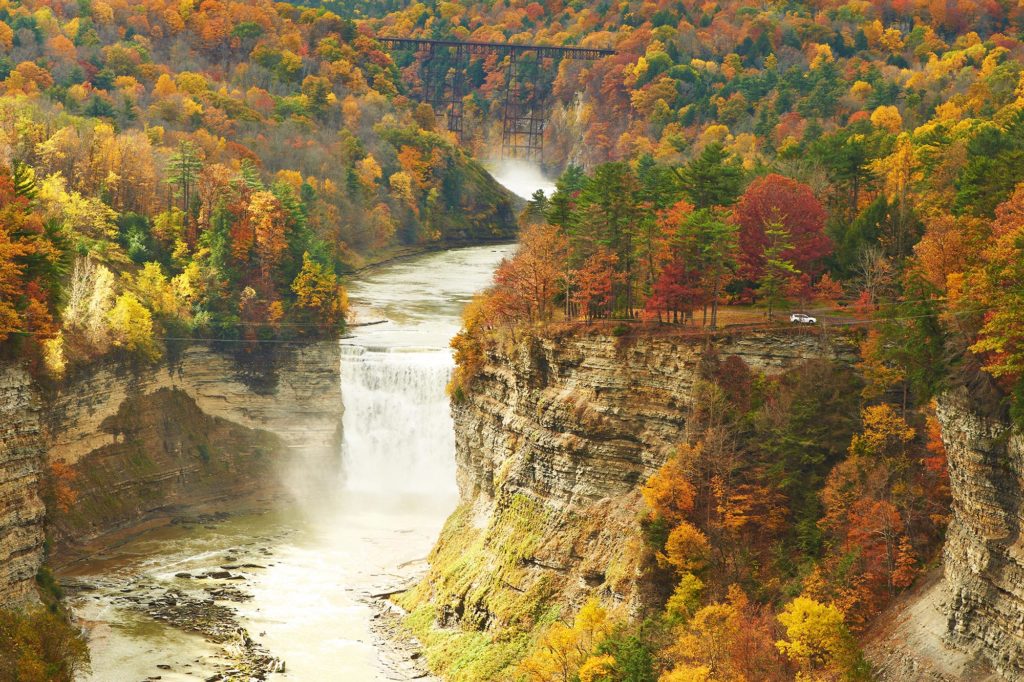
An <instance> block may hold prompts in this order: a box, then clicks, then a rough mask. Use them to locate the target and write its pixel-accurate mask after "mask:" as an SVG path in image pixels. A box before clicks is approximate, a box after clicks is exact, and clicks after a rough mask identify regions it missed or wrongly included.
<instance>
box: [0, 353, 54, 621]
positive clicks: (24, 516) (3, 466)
mask: <svg viewBox="0 0 1024 682" xmlns="http://www.w3.org/2000/svg"><path fill="white" fill-rule="evenodd" d="M41 434H42V427H41V425H40V423H39V396H38V394H37V392H36V390H35V387H34V386H33V383H32V378H31V377H30V376H29V375H28V373H27V372H26V371H25V370H24V369H22V368H21V367H20V366H17V365H10V366H2V365H0V604H14V605H18V604H22V603H25V602H28V601H31V600H33V599H34V598H35V590H34V588H33V585H34V578H35V575H36V571H37V570H38V569H39V565H40V564H41V563H42V560H43V516H44V515H45V509H44V507H43V502H42V500H41V499H40V497H39V470H40V466H41V462H42V455H43V450H44V447H43V440H42V437H41Z"/></svg>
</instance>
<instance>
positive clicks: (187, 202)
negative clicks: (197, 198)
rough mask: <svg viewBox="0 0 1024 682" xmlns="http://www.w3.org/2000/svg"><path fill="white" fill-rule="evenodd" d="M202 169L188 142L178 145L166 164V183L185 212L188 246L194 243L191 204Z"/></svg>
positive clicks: (193, 147) (192, 146)
mask: <svg viewBox="0 0 1024 682" xmlns="http://www.w3.org/2000/svg"><path fill="white" fill-rule="evenodd" d="M202 168H203V162H202V159H201V158H200V156H199V149H198V148H197V147H196V145H195V144H194V143H193V142H191V141H189V140H182V141H181V142H180V143H178V149H177V151H175V152H174V154H172V155H171V158H170V160H169V161H168V162H167V168H166V169H165V170H166V173H167V183H168V184H170V185H171V186H172V187H173V188H174V195H175V196H176V197H178V198H180V199H181V210H182V211H184V212H185V220H184V224H185V234H186V235H187V237H188V239H189V243H190V244H194V243H195V235H194V234H193V233H192V231H191V230H190V222H191V221H190V218H191V214H192V202H193V200H194V196H193V194H194V191H195V186H196V181H197V180H198V178H199V171H200V170H202Z"/></svg>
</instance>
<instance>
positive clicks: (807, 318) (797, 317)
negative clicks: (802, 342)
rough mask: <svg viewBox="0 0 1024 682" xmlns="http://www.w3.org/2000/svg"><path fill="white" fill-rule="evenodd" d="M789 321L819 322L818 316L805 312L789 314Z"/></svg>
mask: <svg viewBox="0 0 1024 682" xmlns="http://www.w3.org/2000/svg"><path fill="white" fill-rule="evenodd" d="M789 321H790V322H796V323H797V324H817V323H818V318H816V317H811V316H810V315H804V314H803V313H793V314H792V315H790V316H789Z"/></svg>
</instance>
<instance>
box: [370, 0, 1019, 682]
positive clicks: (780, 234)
mask: <svg viewBox="0 0 1024 682" xmlns="http://www.w3.org/2000/svg"><path fill="white" fill-rule="evenodd" d="M1021 19H1022V18H1021V16H1020V15H1019V12H1018V11H1017V10H1016V9H1015V8H1009V7H1007V6H1005V5H998V4H993V3H989V4H984V3H980V4H976V3H972V2H956V3H938V4H936V3H906V2H904V3H896V2H848V3H839V2H811V3H801V2H790V3H781V4H772V5H767V6H766V5H753V4H750V3H744V2H728V1H726V2H715V3H703V4H701V3H692V2H644V3H640V2H623V3H617V4H614V5H613V4H610V3H599V2H593V3H588V2H564V3H563V2H555V3H516V2H496V3H462V4H460V3H455V2H445V3H437V5H436V6H434V5H428V4H424V3H414V4H410V6H409V7H408V8H407V9H405V10H404V11H399V12H393V13H390V14H387V15H386V16H384V17H381V18H379V19H377V20H376V22H375V23H376V25H377V26H378V27H379V28H378V29H377V30H378V31H379V32H380V33H381V34H386V35H392V34H393V35H410V34H412V35H423V36H426V37H436V36H441V35H457V36H460V37H462V38H464V39H467V40H481V41H483V40H486V41H499V42H500V41H504V40H508V41H512V42H537V43H545V42H550V43H553V44H579V45H584V46H590V47H604V48H614V49H616V50H617V54H616V55H615V56H612V57H607V58H605V59H602V60H600V61H598V62H596V63H595V64H579V63H571V62H568V61H565V62H562V63H560V64H557V65H553V66H555V67H557V68H556V71H557V77H556V78H555V79H554V81H553V82H552V83H551V89H550V91H549V92H547V93H544V95H545V96H546V97H547V98H548V101H549V105H550V123H549V129H548V131H547V138H546V140H545V143H546V147H545V157H544V160H545V162H546V163H547V164H549V166H551V167H552V168H556V169H558V170H560V171H562V172H561V174H560V179H559V181H558V184H557V189H556V191H555V192H554V193H553V194H552V195H550V196H545V195H543V194H542V193H538V194H536V195H535V196H534V197H533V199H532V200H531V201H530V203H529V205H528V207H527V208H526V210H525V211H524V213H523V214H522V216H521V219H520V222H521V226H522V232H521V244H522V246H521V248H520V250H519V252H518V253H517V255H516V256H515V257H514V258H512V259H510V260H508V261H506V262H504V263H503V264H502V265H501V266H500V267H499V269H498V271H497V274H496V277H495V284H494V286H493V287H492V288H491V289H490V290H489V291H488V292H486V293H485V294H484V295H482V296H480V297H478V299H477V300H476V301H475V302H474V303H473V304H472V305H471V306H470V307H469V308H468V309H467V311H466V314H465V323H466V326H465V329H464V331H463V332H462V333H461V334H460V335H459V336H458V337H456V339H455V340H454V341H453V346H454V348H455V351H456V356H457V359H458V363H459V366H458V370H457V373H456V376H455V378H454V379H453V382H452V385H451V390H452V393H453V398H454V399H455V400H456V401H460V400H464V399H465V398H466V396H467V395H469V394H470V393H471V392H472V391H473V378H474V375H475V373H476V372H478V371H479V370H480V369H481V368H482V367H483V366H484V364H485V363H486V362H487V358H488V354H489V352H490V349H491V348H492V347H493V346H495V345H496V344H505V345H508V344H511V345H516V344H522V343H525V342H526V341H527V340H529V339H530V338H531V337H538V336H539V337H548V338H557V336H558V335H560V334H565V333H567V330H570V331H569V332H568V333H578V334H587V333H592V332H593V330H595V329H604V330H605V333H612V334H614V335H621V336H622V337H623V342H624V343H629V338H630V337H631V336H635V335H638V334H645V333H666V329H667V328H670V329H674V331H672V332H671V333H676V334H695V333H696V334H699V333H707V332H712V333H713V332H714V330H715V329H721V328H723V327H725V328H726V331H728V328H729V327H730V326H736V325H735V323H737V322H739V323H756V324H760V325H764V324H769V325H771V324H784V322H783V320H782V319H779V316H778V315H777V312H778V311H780V310H781V311H786V312H787V313H788V312H789V311H793V310H795V311H804V312H810V313H812V314H814V315H818V316H819V318H824V319H826V320H828V321H830V322H831V323H834V324H838V325H850V326H853V327H856V328H858V329H859V330H860V332H859V333H860V335H861V355H862V361H861V364H860V365H859V367H858V372H857V373H856V374H853V373H846V372H843V371H840V370H839V369H837V368H836V367H828V366H823V365H820V364H809V365H807V366H805V367H802V368H799V369H796V370H792V371H790V372H788V373H787V374H786V375H785V376H783V377H782V378H780V379H778V380H766V379H765V378H764V377H761V376H758V375H756V374H754V373H752V372H751V370H750V369H749V368H748V367H746V366H745V365H744V363H743V362H742V361H739V360H737V359H736V358H729V357H726V358H717V357H714V356H713V355H712V356H709V357H708V358H707V362H706V364H707V366H706V367H704V368H702V372H703V375H704V379H705V382H706V383H705V384H703V385H702V387H701V391H702V392H701V394H700V397H701V400H699V401H696V404H697V405H698V407H695V408H694V409H695V410H696V414H695V415H691V418H695V419H696V421H697V424H696V425H695V426H694V428H693V430H692V434H691V435H690V437H689V439H688V441H687V442H684V443H681V444H680V446H679V451H678V454H677V455H676V457H675V458H674V459H672V460H670V461H669V462H667V463H666V464H665V465H664V466H663V467H662V468H661V470H660V471H659V472H657V473H656V474H655V475H654V476H653V477H652V478H651V479H650V480H649V481H648V482H647V483H646V487H645V488H644V498H645V500H646V502H647V507H648V508H649V515H648V516H647V517H645V519H644V520H643V523H642V526H643V528H644V530H643V535H644V542H645V543H646V544H645V546H646V547H647V550H646V551H648V552H649V553H650V554H649V558H650V570H651V571H652V575H656V576H658V577H657V578H655V579H656V580H658V581H663V583H664V584H666V585H669V586H671V587H672V589H671V590H670V591H671V596H670V597H669V598H668V600H667V602H666V604H665V607H664V609H663V610H662V611H661V612H660V613H659V614H658V615H657V616H656V617H654V618H653V619H649V620H647V621H645V622H643V623H637V622H636V621H635V620H631V619H624V618H623V617H622V616H621V615H616V614H615V612H614V609H613V608H611V607H609V605H608V604H607V603H605V604H601V603H599V602H597V601H595V602H592V603H590V604H588V605H586V606H585V607H584V608H583V609H582V610H581V611H579V613H578V615H577V616H576V618H575V620H571V619H570V620H565V621H559V622H557V623H555V624H553V625H544V624H538V625H537V631H538V632H539V633H540V634H537V635H536V636H535V638H534V639H533V640H532V641H533V642H534V643H533V644H532V645H531V646H530V647H529V652H528V654H527V655H526V656H525V658H524V659H523V660H522V662H521V663H519V664H518V667H515V668H514V670H515V672H514V673H512V674H511V677H512V678H513V679H518V678H522V679H529V680H549V679H558V680H576V679H578V680H648V679H650V680H654V679H660V680H663V681H665V682H669V681H682V680H753V679H793V678H794V676H796V678H797V679H867V678H870V676H871V672H870V666H869V665H868V664H867V662H866V661H865V660H864V658H863V657H862V655H861V654H860V653H859V650H858V645H857V641H858V638H859V637H861V636H862V635H863V633H864V632H865V630H866V629H867V628H868V626H869V625H870V624H871V622H872V619H873V618H875V617H876V616H877V615H878V614H879V613H881V612H882V610H883V609H884V608H885V607H886V606H887V605H888V604H889V603H891V602H892V600H893V599H894V598H895V597H896V596H898V595H899V594H900V593H902V592H904V591H905V590H907V589H908V588H910V587H911V586H912V585H913V583H914V581H915V579H916V578H917V577H919V576H920V575H922V574H923V573H924V572H926V571H928V570H929V569H930V568H931V567H933V566H935V563H936V561H937V560H938V558H939V550H940V548H941V544H942V538H943V533H944V530H945V525H946V523H947V522H948V518H949V504H950V502H949V486H948V474H947V472H946V465H945V453H944V447H943V443H942V440H941V437H940V433H939V426H938V422H937V421H936V419H935V415H934V409H935V408H934V403H933V402H932V399H933V397H935V396H936V395H937V394H938V393H940V392H942V391H943V390H946V389H949V388H954V387H957V386H968V387H970V388H971V390H972V395H974V396H977V397H978V399H979V400H980V401H982V402H987V404H986V405H983V406H982V407H981V409H983V410H987V411H989V412H990V413H991V414H1007V413H1008V414H1009V415H1010V416H1011V417H1013V418H1014V419H1015V420H1016V423H1017V424H1018V425H1019V424H1020V423H1021V421H1020V419H1021V416H1020V415H1022V414H1024V402H1022V400H1024V373H1022V372H1024V364H1022V357H1024V356H1022V355H1021V341H1022V336H1021V332H1022V328H1021V326H1020V325H1021V319H1022V318H1021V311H1022V310H1024V308H1022V306H1021V303H1022V302H1024V300H1022V299H1021V295H1022V292H1024V286H1022V285H1024V280H1022V277H1021V271H1020V264H1021V263H1022V262H1024V260H1022V256H1024V253H1022V252H1021V247H1022V243H1024V242H1022V239H1021V236H1022V232H1021V230H1022V229H1024V222H1022V219H1021V202H1022V201H1024V185H1020V183H1021V181H1022V180H1024V168H1022V166H1021V164H1020V163H1019V158H1020V149H1021V145H1022V144H1024V127H1022V123H1024V62H1022V58H1024V50H1022V45H1021V42H1020V35H1021V32H1020V30H1021V24H1020V21H1021ZM400 63H401V62H400ZM404 68H405V69H406V73H407V74H408V78H409V79H415V77H416V74H417V70H416V65H415V64H413V63H408V64H406V65H405V67H404ZM501 68H502V64H501V63H500V62H499V61H498V60H494V59H491V60H480V61H479V63H474V64H471V66H470V69H469V74H470V77H471V78H473V79H474V82H475V84H476V86H477V90H476V91H475V92H474V93H473V94H472V95H470V96H468V97H467V98H466V101H465V106H466V111H467V112H468V113H467V116H469V117H473V116H476V117H478V121H479V122H478V125H477V126H476V128H475V132H473V133H471V134H470V136H469V137H470V139H469V140H468V142H467V144H469V145H470V146H471V148H472V147H474V145H475V146H476V147H477V148H482V147H486V146H487V145H489V144H493V143H494V139H495V138H496V137H497V135H499V134H500V129H498V128H496V125H495V124H494V123H488V121H493V120H494V118H495V116H494V112H495V111H496V108H498V107H500V106H501V98H502V96H503V90H502V87H501V86H502V79H501V77H500V70H501ZM466 679H473V678H472V675H467V678H466Z"/></svg>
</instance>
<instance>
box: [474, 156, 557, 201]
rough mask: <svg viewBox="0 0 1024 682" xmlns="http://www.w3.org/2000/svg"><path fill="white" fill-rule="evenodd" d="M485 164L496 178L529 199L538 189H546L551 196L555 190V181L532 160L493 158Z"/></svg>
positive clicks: (514, 191)
mask: <svg viewBox="0 0 1024 682" xmlns="http://www.w3.org/2000/svg"><path fill="white" fill-rule="evenodd" d="M484 166H485V167H486V168H487V170H488V171H490V173H491V175H493V176H494V179H495V180H497V181H498V182H499V183H501V184H502V185H504V186H505V187H506V188H507V189H508V190H510V191H511V192H513V193H514V194H517V195H518V196H521V197H522V198H524V199H529V198H530V196H531V195H532V194H533V193H534V192H536V191H537V190H538V189H542V190H544V194H546V195H548V196H549V197H550V196H551V194H552V193H553V192H554V191H555V181H554V180H552V179H551V178H549V177H547V176H546V175H544V172H543V171H542V170H541V168H540V166H539V165H537V164H536V163H533V162H532V161H525V160H523V159H493V160H490V161H485V162H484Z"/></svg>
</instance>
